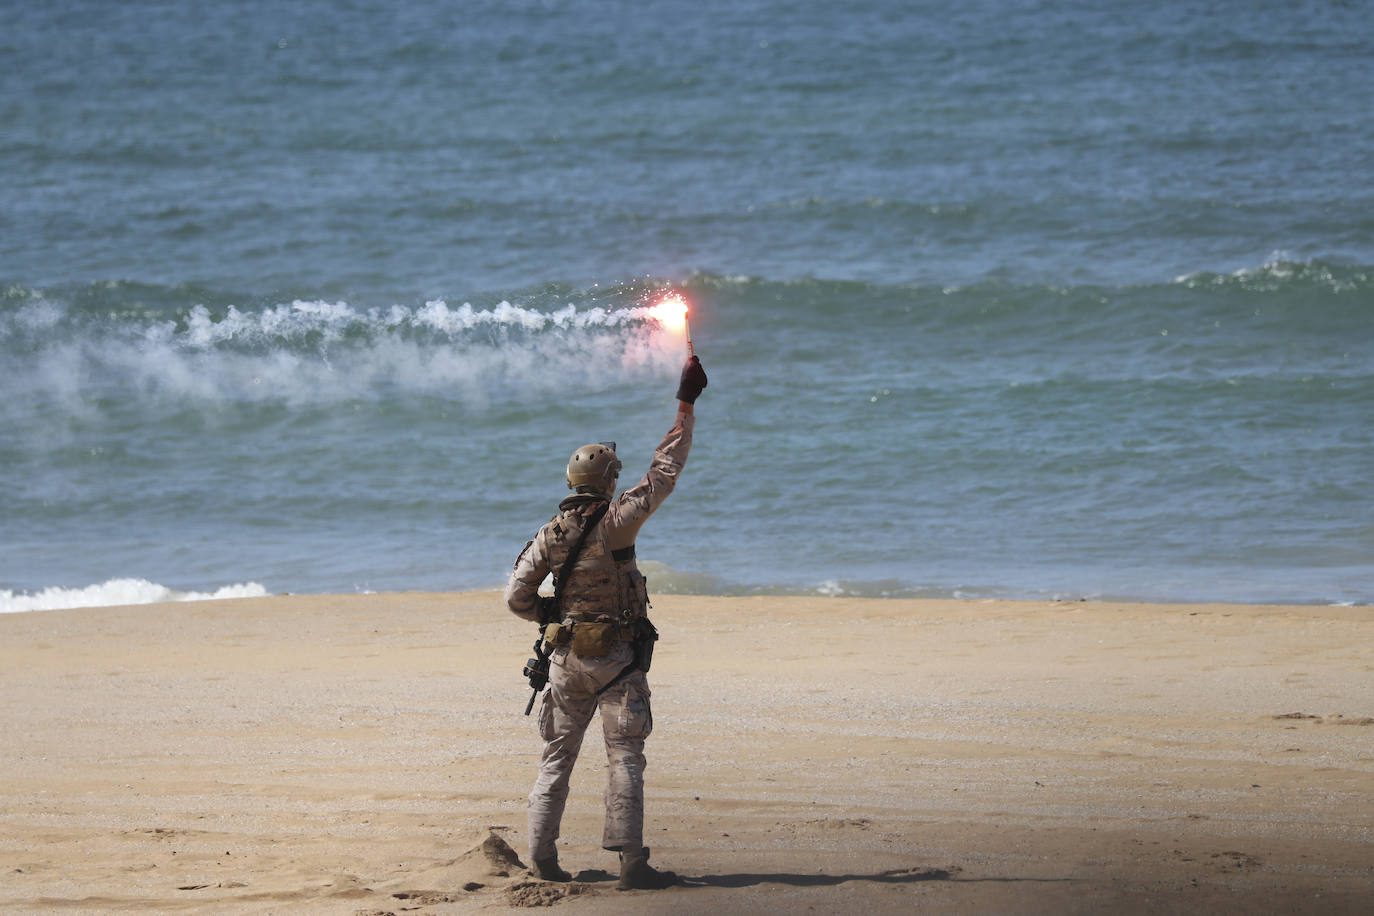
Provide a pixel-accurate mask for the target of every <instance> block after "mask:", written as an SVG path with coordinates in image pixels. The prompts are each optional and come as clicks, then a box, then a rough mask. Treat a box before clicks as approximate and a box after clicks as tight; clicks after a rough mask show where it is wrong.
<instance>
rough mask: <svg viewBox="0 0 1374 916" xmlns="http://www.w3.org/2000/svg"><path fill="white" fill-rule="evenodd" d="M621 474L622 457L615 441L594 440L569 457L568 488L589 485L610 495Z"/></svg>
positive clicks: (572, 488) (573, 488) (574, 488)
mask: <svg viewBox="0 0 1374 916" xmlns="http://www.w3.org/2000/svg"><path fill="white" fill-rule="evenodd" d="M619 476H620V459H619V458H617V457H616V456H615V443H614V442H593V443H592V444H591V445H584V446H582V447H581V448H580V449H578V450H577V451H575V452H573V453H572V457H571V458H569V459H568V489H569V490H576V489H577V488H578V487H588V488H590V489H592V490H596V491H597V492H598V493H604V494H606V495H608V496H609V495H610V494H611V493H612V492H613V491H614V490H615V481H616V478H617V477H619Z"/></svg>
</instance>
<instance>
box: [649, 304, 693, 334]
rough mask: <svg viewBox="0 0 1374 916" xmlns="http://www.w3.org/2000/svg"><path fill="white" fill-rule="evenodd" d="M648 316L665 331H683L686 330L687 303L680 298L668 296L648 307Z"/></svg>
mask: <svg viewBox="0 0 1374 916" xmlns="http://www.w3.org/2000/svg"><path fill="white" fill-rule="evenodd" d="M649 314H651V315H653V316H654V320H655V321H657V322H658V323H659V324H660V325H662V326H663V327H664V328H665V329H667V330H669V331H673V332H674V333H676V332H678V331H685V330H686V328H687V303H686V302H685V301H684V300H683V298H682V297H681V296H669V297H668V298H666V299H664V300H662V301H661V302H659V303H658V304H657V305H653V306H650V307H649Z"/></svg>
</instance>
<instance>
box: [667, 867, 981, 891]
mask: <svg viewBox="0 0 1374 916" xmlns="http://www.w3.org/2000/svg"><path fill="white" fill-rule="evenodd" d="M953 878H954V873H953V872H951V871H949V870H947V869H944V868H894V869H889V870H888V871H880V872H875V873H874V874H871V875H853V874H846V875H828V874H824V873H819V874H814V875H802V874H796V873H795V872H757V873H754V872H741V873H737V874H729V875H701V876H700V877H696V878H689V877H683V878H682V879H681V880H682V884H683V885H685V886H687V887H754V886H755V885H758V884H789V885H791V886H792V887H833V886H835V885H838V884H847V883H849V882H850V881H875V882H877V883H879V884H915V883H917V882H920V881H950V880H952V879H953Z"/></svg>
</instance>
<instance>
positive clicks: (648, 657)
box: [634, 617, 658, 671]
mask: <svg viewBox="0 0 1374 916" xmlns="http://www.w3.org/2000/svg"><path fill="white" fill-rule="evenodd" d="M634 628H635V639H634V653H635V667H636V668H637V669H639V670H640V671H648V670H649V665H650V664H652V663H653V660H654V643H656V642H658V627H656V626H654V625H653V624H652V623H650V622H649V618H648V617H636V618H635V622H634Z"/></svg>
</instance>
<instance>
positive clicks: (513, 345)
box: [0, 300, 683, 415]
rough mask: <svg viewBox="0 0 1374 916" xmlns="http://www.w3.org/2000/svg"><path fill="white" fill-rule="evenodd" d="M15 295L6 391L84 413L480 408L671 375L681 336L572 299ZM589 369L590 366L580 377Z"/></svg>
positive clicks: (32, 403)
mask: <svg viewBox="0 0 1374 916" xmlns="http://www.w3.org/2000/svg"><path fill="white" fill-rule="evenodd" d="M66 317H67V318H74V319H75V324H74V326H73V327H72V328H70V329H69V330H66V331H63V332H62V333H57V332H56V325H58V324H60V323H62V322H63V321H64V315H63V312H62V310H61V308H60V307H54V306H53V305H52V304H51V303H37V304H34V305H26V306H25V307H24V308H23V309H21V310H19V315H18V316H17V317H14V318H11V319H8V320H7V322H5V323H4V324H3V325H0V337H3V336H6V335H7V334H16V333H20V331H21V327H20V326H21V324H22V332H23V333H24V334H25V335H26V336H27V337H28V339H29V340H28V345H27V355H26V356H25V357H24V358H25V359H26V360H28V361H29V365H28V366H27V367H18V368H19V369H20V371H18V372H17V373H16V376H15V378H14V379H12V381H11V382H10V383H8V384H7V386H6V387H8V388H14V387H16V386H17V387H18V388H20V389H21V390H20V391H11V392H10V393H11V394H13V395H16V396H17V397H18V399H19V401H21V402H22V404H23V406H25V407H27V408H32V409H33V410H38V409H40V408H41V409H44V410H49V409H50V408H52V407H58V408H60V409H62V410H63V411H64V412H67V413H70V414H83V415H84V414H85V413H89V409H90V404H91V403H92V399H93V395H95V396H97V397H98V396H100V395H103V394H105V393H107V392H109V393H112V392H124V393H125V394H123V395H116V396H119V397H124V398H126V399H127V397H129V396H130V395H132V396H133V397H136V398H138V399H140V400H142V399H148V398H151V399H153V400H155V401H156V400H161V399H168V400H171V401H174V402H177V403H184V402H186V401H188V400H189V401H192V402H195V401H200V402H211V403H224V402H241V401H247V402H279V403H286V404H289V405H303V404H321V403H338V402H340V401H348V400H355V399H369V398H374V397H377V396H379V394H380V393H384V392H394V391H395V390H397V389H400V390H402V391H406V392H410V393H416V394H424V395H440V396H444V397H451V398H454V399H457V400H461V401H463V402H465V403H466V404H467V405H468V406H472V407H481V406H483V405H484V404H486V403H488V402H489V401H491V400H492V399H493V398H495V399H500V398H501V397H503V396H508V395H509V396H520V395H523V394H529V393H543V392H550V391H560V390H565V389H566V386H567V384H568V380H569V379H570V378H578V379H582V380H583V381H584V382H585V381H590V382H592V383H594V384H596V385H599V386H603V387H609V386H615V385H620V384H625V383H633V382H637V381H643V380H645V379H646V378H649V377H661V378H668V377H670V376H671V375H672V374H673V373H674V372H676V370H677V367H678V365H679V364H680V360H681V354H682V349H683V340H682V338H681V336H679V335H674V334H672V333H670V332H668V331H666V330H665V329H664V328H663V327H662V326H660V325H659V323H658V322H657V321H656V320H655V319H654V318H653V315H652V312H651V311H650V309H649V308H648V307H643V306H641V307H628V308H620V309H606V308H601V307H591V308H578V307H577V306H574V305H568V306H566V307H563V308H560V309H557V310H555V311H539V310H536V309H531V308H524V307H521V306H517V305H513V304H511V303H509V302H501V303H500V304H498V305H496V306H494V307H492V308H489V309H479V308H474V307H473V306H472V305H471V304H469V303H463V304H462V305H460V306H450V305H449V304H448V303H447V302H445V301H443V300H432V301H429V302H426V303H425V304H424V305H423V306H419V307H415V308H409V307H406V306H391V307H389V308H370V309H360V308H356V307H354V306H351V305H349V304H347V303H344V302H325V301H300V300H298V301H295V302H292V303H290V304H282V305H276V306H270V307H267V308H260V309H249V310H240V309H238V308H235V307H230V308H229V309H227V311H225V312H223V313H220V314H218V315H214V314H212V313H211V311H210V310H209V309H208V308H206V307H205V306H195V307H193V308H191V309H190V310H189V312H187V313H186V315H185V317H184V318H182V319H181V320H180V321H171V320H164V319H152V320H148V319H139V318H133V319H130V318H127V317H121V318H119V319H114V320H106V319H94V320H92V319H90V318H84V317H79V316H75V315H71V316H66ZM587 366H596V367H597V372H596V373H593V374H591V375H589V374H588V373H587V372H586V371H585V370H586V367H587Z"/></svg>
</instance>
